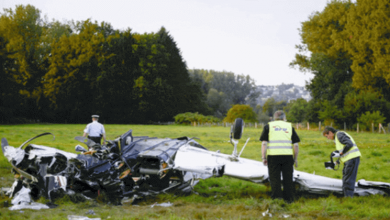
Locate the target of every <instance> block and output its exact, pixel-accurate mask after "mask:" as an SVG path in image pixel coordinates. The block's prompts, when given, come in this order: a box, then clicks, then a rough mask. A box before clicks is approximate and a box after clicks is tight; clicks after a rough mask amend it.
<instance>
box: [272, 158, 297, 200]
mask: <svg viewBox="0 0 390 220" xmlns="http://www.w3.org/2000/svg"><path fill="white" fill-rule="evenodd" d="M267 161H268V175H269V181H270V184H271V197H272V198H273V199H284V200H285V201H287V202H292V201H293V200H294V185H293V172H294V167H293V166H294V158H293V156H292V155H269V156H268V157H267ZM281 177H283V180H282V179H281ZM282 183H283V191H282Z"/></svg>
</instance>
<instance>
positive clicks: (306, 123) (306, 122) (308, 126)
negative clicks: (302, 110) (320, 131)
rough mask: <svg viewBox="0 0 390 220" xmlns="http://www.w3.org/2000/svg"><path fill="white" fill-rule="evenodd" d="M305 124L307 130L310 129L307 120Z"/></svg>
mask: <svg viewBox="0 0 390 220" xmlns="http://www.w3.org/2000/svg"><path fill="white" fill-rule="evenodd" d="M306 125H307V130H310V125H309V122H306Z"/></svg>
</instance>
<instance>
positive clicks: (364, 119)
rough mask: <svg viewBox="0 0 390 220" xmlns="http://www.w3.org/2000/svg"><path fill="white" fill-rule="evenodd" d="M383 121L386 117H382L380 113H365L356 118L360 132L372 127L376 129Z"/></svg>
mask: <svg viewBox="0 0 390 220" xmlns="http://www.w3.org/2000/svg"><path fill="white" fill-rule="evenodd" d="M385 120H386V117H384V116H383V115H382V114H381V113H380V111H374V112H369V111H367V112H366V113H364V114H362V115H361V116H360V117H359V118H358V122H359V123H360V124H359V125H360V128H361V129H362V130H369V129H370V128H371V127H372V125H374V128H378V124H379V123H383V122H384V121H385Z"/></svg>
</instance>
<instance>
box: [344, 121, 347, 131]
mask: <svg viewBox="0 0 390 220" xmlns="http://www.w3.org/2000/svg"><path fill="white" fill-rule="evenodd" d="M346 130H347V128H346V124H345V122H344V131H346Z"/></svg>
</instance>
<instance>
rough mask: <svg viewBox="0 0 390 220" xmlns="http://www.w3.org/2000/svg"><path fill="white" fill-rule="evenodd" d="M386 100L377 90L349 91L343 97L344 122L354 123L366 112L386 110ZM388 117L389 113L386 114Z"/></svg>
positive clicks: (387, 103)
mask: <svg viewBox="0 0 390 220" xmlns="http://www.w3.org/2000/svg"><path fill="white" fill-rule="evenodd" d="M388 106H389V102H387V101H386V100H385V99H384V98H383V96H382V95H381V94H380V93H379V92H378V91H376V92H375V91H360V92H359V93H356V92H351V93H349V94H348V95H347V96H346V97H345V102H344V115H345V116H346V122H348V123H353V124H354V123H356V122H357V119H358V118H359V117H360V116H361V115H362V114H364V113H366V112H375V111H380V112H388V109H389V108H388ZM386 117H389V114H386Z"/></svg>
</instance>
